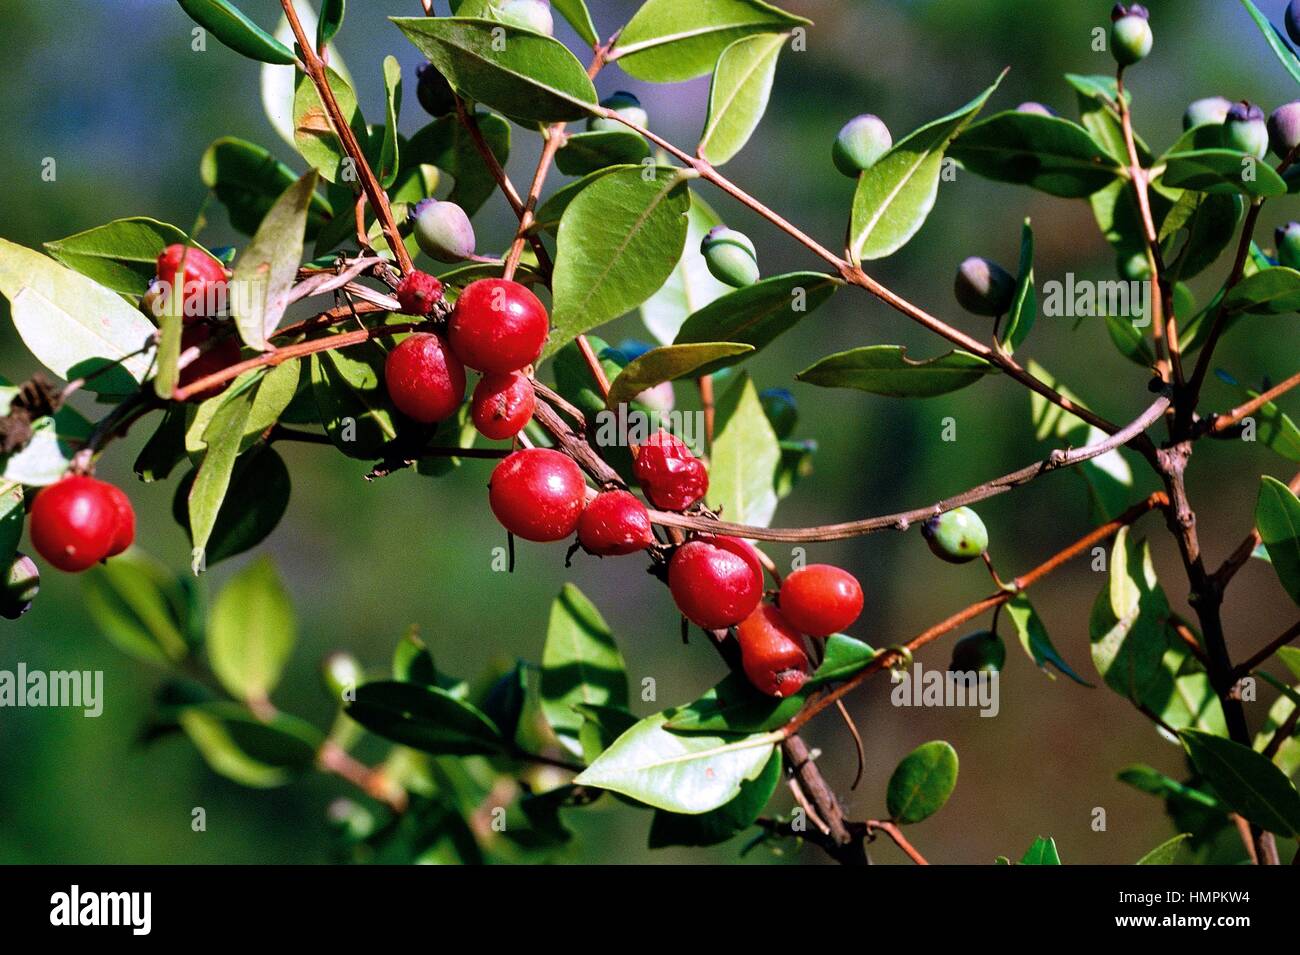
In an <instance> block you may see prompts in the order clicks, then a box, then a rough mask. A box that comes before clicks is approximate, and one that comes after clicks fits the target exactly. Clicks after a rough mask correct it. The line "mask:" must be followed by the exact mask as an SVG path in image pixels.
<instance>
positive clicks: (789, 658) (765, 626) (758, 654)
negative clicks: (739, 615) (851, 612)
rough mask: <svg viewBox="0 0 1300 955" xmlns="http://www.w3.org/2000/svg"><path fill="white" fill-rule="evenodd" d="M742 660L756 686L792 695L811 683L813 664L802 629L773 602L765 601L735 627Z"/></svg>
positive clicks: (772, 694)
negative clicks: (801, 632) (809, 681)
mask: <svg viewBox="0 0 1300 955" xmlns="http://www.w3.org/2000/svg"><path fill="white" fill-rule="evenodd" d="M736 640H737V642H738V643H739V644H740V662H741V666H742V667H743V668H744V670H745V676H747V677H748V678H749V682H750V683H752V684H753V685H754V688H755V689H757V690H758V691H759V692H761V693H766V694H767V695H768V696H790V695H792V694H794V693H798V692H799V691H800V690H802V689H803V685H804V684H805V683H807V682H808V674H809V670H810V666H809V663H808V655H807V654H806V653H804V649H803V644H802V643H801V641H800V638H799V631H798V630H796V629H795V628H794V627H792V626H790V624H789V623H788V622H787V621H786V619H785V618H784V617H783V616H781V611H779V610H777V609H776V608H775V607H773V606H772V605H771V604H763V605H762V606H760V607H758V608H757V609H756V610H755V611H754V612H753V613H751V614H750V615H749V616H748V617H746V618H745V619H744V621H743V622H742V623H741V624H740V626H739V627H737V628H736Z"/></svg>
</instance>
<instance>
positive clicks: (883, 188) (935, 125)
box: [849, 77, 1002, 261]
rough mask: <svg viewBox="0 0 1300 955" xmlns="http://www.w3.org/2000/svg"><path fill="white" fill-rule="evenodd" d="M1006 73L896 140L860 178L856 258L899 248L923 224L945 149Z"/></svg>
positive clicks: (852, 242)
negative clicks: (946, 112) (952, 110)
mask: <svg viewBox="0 0 1300 955" xmlns="http://www.w3.org/2000/svg"><path fill="white" fill-rule="evenodd" d="M1001 82H1002V77H998V79H997V81H996V82H995V83H994V84H993V85H992V86H990V87H989V88H988V89H986V90H985V91H984V92H983V93H981V94H980V95H979V96H977V97H975V99H973V100H971V101H970V102H969V103H967V104H966V105H965V106H963V107H962V108H961V109H959V110H957V111H956V112H955V113H950V114H949V115H947V116H944V117H943V118H941V119H936V120H935V121H934V122H932V123H928V124H926V125H925V126H922V127H921V128H920V129H918V130H917V131H916V132H914V133H912V134H911V135H909V136H907V137H906V138H905V139H903V140H902V141H901V142H898V143H895V144H894V146H893V148H892V149H890V150H889V152H887V153H885V155H884V156H882V157H881V158H880V161H879V162H877V163H876V164H875V165H874V166H872V167H871V168H870V169H868V170H867V171H866V172H864V173H863V174H862V175H861V176H860V177H859V178H858V188H857V191H856V192H855V193H854V196H853V218H852V222H851V223H850V225H849V251H850V254H851V256H852V258H853V259H854V261H861V260H862V259H882V258H884V257H885V256H887V255H891V254H892V253H894V252H897V251H898V250H899V249H901V248H902V247H903V246H904V245H906V244H907V242H908V240H909V239H911V238H912V236H914V235H916V233H917V232H918V231H919V230H920V228H921V226H922V225H923V224H924V223H925V220H926V217H927V216H928V215H929V214H930V210H931V209H933V208H934V201H935V199H936V197H937V196H938V194H939V177H940V175H941V174H942V171H943V157H944V150H946V149H947V148H948V145H949V143H951V142H952V141H953V140H954V139H955V138H956V137H957V136H958V135H959V134H960V133H961V131H962V130H963V129H965V128H966V126H967V125H968V124H969V123H970V122H971V121H972V120H973V119H974V118H975V116H976V115H977V114H978V113H979V111H980V109H981V108H983V106H984V104H985V103H986V102H987V101H988V98H989V97H990V96H992V95H993V91H994V90H995V89H997V88H998V84H999V83H1001Z"/></svg>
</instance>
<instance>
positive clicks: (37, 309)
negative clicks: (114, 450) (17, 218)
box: [0, 239, 155, 395]
mask: <svg viewBox="0 0 1300 955" xmlns="http://www.w3.org/2000/svg"><path fill="white" fill-rule="evenodd" d="M0 295H4V297H5V298H7V299H9V304H10V306H11V313H12V317H13V323H14V327H15V328H16V329H17V331H18V334H19V336H20V337H21V338H22V340H23V343H24V344H25V345H26V346H27V347H28V348H29V349H30V350H31V352H32V354H33V355H35V356H36V358H37V359H38V360H39V361H40V362H41V364H43V365H44V366H45V367H46V368H48V369H49V370H50V371H52V372H53V373H54V374H56V375H58V376H59V377H60V378H62V379H64V380H65V381H70V380H72V379H73V378H77V377H80V376H82V375H90V374H94V373H97V372H98V373H99V374H96V376H95V377H94V378H93V379H91V380H90V381H87V382H86V388H87V389H88V390H90V391H93V392H95V393H97V394H107V395H122V394H128V393H129V392H131V391H133V390H134V389H135V386H136V385H137V384H138V383H139V382H141V381H143V380H144V376H145V375H146V374H147V373H148V370H149V364H150V356H149V355H148V354H147V353H146V354H140V352H142V350H143V349H144V348H145V346H146V345H148V344H149V342H150V341H151V340H152V339H153V335H154V331H155V329H154V326H153V325H152V323H150V321H149V320H148V319H147V318H145V317H144V315H143V314H142V313H141V312H140V311H139V309H136V308H134V307H133V306H132V305H131V304H130V303H129V302H127V301H126V299H124V298H122V297H121V296H120V295H118V294H117V293H115V292H112V291H110V290H109V289H106V288H104V286H102V285H100V284H98V283H97V282H94V281H92V280H90V279H88V278H86V277H85V276H84V275H80V274H78V273H76V272H74V271H72V270H71V269H68V268H64V267H63V266H62V265H60V264H59V263H57V262H55V261H54V260H53V259H51V258H48V257H47V256H44V255H41V254H40V253H39V252H33V251H32V250H31V249H26V248H24V247H23V246H21V245H15V244H14V243H12V242H9V241H8V240H6V239H0ZM128 355H129V356H132V357H129V358H128V357H127V356H128ZM110 366H111V367H110Z"/></svg>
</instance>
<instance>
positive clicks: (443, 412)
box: [384, 332, 465, 424]
mask: <svg viewBox="0 0 1300 955" xmlns="http://www.w3.org/2000/svg"><path fill="white" fill-rule="evenodd" d="M384 384H385V385H386V386H387V388H388V397H389V398H391V399H392V402H393V404H394V405H396V406H397V410H398V411H400V412H402V414H404V415H406V416H407V417H408V418H411V419H412V420H414V421H418V422H420V423H421V424H433V423H434V422H437V421H444V420H446V419H447V418H450V417H451V416H452V415H454V414H455V413H456V409H457V408H459V407H460V403H461V401H462V400H463V399H464V397H465V367H464V366H463V365H462V364H461V363H460V359H459V358H457V357H456V356H455V355H454V354H452V351H451V349H450V348H448V347H447V342H446V341H445V340H444V339H443V338H442V336H441V335H435V334H434V333H433V332H417V333H416V334H414V335H410V336H408V337H407V338H406V339H405V340H404V341H403V342H402V343H401V344H400V345H398V346H397V347H396V348H394V349H393V350H392V351H391V352H389V353H388V359H387V360H386V361H385V362H384Z"/></svg>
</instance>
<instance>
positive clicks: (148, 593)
mask: <svg viewBox="0 0 1300 955" xmlns="http://www.w3.org/2000/svg"><path fill="white" fill-rule="evenodd" d="M84 580H85V598H86V609H87V610H88V611H89V612H90V615H91V617H92V618H94V620H95V623H96V624H97V625H98V626H99V628H100V630H102V631H103V633H104V635H105V636H106V637H108V639H109V640H110V641H111V642H112V643H113V645H114V646H116V647H117V648H118V649H119V650H122V651H123V652H124V653H128V654H130V655H131V656H133V657H135V658H136V659H138V660H144V661H145V662H146V663H154V664H164V665H165V664H169V663H175V662H177V661H179V660H182V659H184V658H185V656H186V655H187V654H188V653H189V641H188V640H187V635H188V633H189V628H190V621H191V619H192V618H193V617H194V613H195V606H194V603H195V597H194V591H193V589H192V588H190V587H188V586H186V582H185V581H182V580H178V579H177V578H176V576H175V575H173V574H172V573H171V571H169V570H168V569H167V568H166V567H164V566H163V565H162V564H160V563H159V562H158V561H156V560H154V559H153V558H151V557H148V556H146V555H145V554H143V553H141V552H140V551H138V550H133V551H130V552H129V553H126V554H122V555H121V556H120V557H115V558H114V559H113V560H111V561H108V562H107V563H104V564H100V565H98V566H96V567H93V568H91V570H90V571H89V572H88V573H87V574H86V576H85V578H84Z"/></svg>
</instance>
